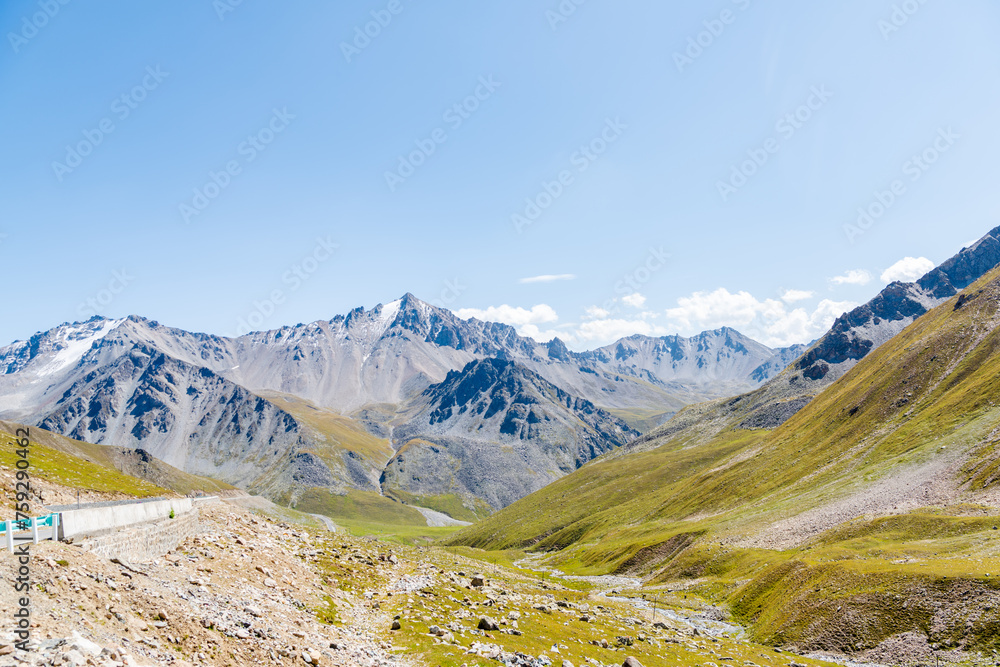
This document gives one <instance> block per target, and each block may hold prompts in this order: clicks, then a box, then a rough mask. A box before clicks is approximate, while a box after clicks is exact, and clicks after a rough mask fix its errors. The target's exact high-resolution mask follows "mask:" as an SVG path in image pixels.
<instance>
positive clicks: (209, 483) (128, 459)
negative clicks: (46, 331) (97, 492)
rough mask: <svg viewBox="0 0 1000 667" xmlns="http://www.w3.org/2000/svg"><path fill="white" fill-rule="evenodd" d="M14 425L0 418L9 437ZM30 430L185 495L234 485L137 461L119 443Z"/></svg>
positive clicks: (36, 438)
mask: <svg viewBox="0 0 1000 667" xmlns="http://www.w3.org/2000/svg"><path fill="white" fill-rule="evenodd" d="M18 428H22V425H21V424H15V423H13V422H6V421H0V434H6V435H9V436H12V437H13V436H14V434H15V433H16V431H17V429H18ZM30 433H31V439H32V441H33V442H36V443H38V444H40V445H43V446H45V447H48V448H49V449H51V450H54V451H57V452H62V453H63V454H68V455H70V456H72V457H74V458H77V459H81V460H83V461H86V462H88V463H92V464H95V465H97V466H100V467H102V468H111V469H114V470H117V471H118V472H120V473H122V474H123V475H125V476H127V477H139V478H141V479H145V480H146V481H147V482H149V483H151V484H152V485H154V486H157V487H161V488H163V489H169V490H171V491H175V492H177V493H179V494H181V495H187V494H188V493H190V492H192V491H200V492H202V493H205V494H208V495H211V494H215V493H219V492H221V491H230V490H233V489H235V488H236V487H234V486H232V485H230V484H226V483H225V482H220V481H218V480H213V479H209V478H207V477H201V476H198V475H192V474H190V473H186V472H184V471H183V470H179V469H177V468H175V467H173V466H171V465H168V464H166V463H164V462H163V461H160V460H158V459H154V460H153V461H151V462H150V463H149V464H143V465H138V463H137V457H136V456H135V454H134V453H133V452H131V451H130V450H127V449H123V448H120V447H110V446H106V445H96V444H93V443H90V442H83V441H80V440H73V439H72V438H67V437H64V436H61V435H58V434H56V433H52V432H51V431H46V430H45V429H41V428H38V427H36V426H32V427H31V428H30Z"/></svg>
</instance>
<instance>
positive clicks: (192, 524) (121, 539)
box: [79, 508, 200, 563]
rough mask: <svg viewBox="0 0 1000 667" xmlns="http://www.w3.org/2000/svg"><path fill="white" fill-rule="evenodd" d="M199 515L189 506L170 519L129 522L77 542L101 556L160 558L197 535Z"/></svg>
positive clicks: (139, 559) (133, 559) (132, 560)
mask: <svg viewBox="0 0 1000 667" xmlns="http://www.w3.org/2000/svg"><path fill="white" fill-rule="evenodd" d="M81 511H82V510H81ZM175 511H176V510H175ZM168 514H169V512H168ZM199 516H200V512H199V511H198V510H197V509H193V510H192V509H190V508H189V510H188V511H187V512H184V513H183V514H180V513H178V514H177V516H176V517H175V518H173V519H169V518H168V519H161V520H160V521H156V522H150V523H144V524H141V525H132V526H131V527H128V528H124V529H119V530H115V531H113V532H106V533H104V534H103V535H99V536H96V537H89V538H85V539H83V540H82V541H81V542H79V544H80V546H82V547H83V548H84V549H86V550H88V551H92V552H94V553H95V554H97V555H98V556H101V557H103V558H109V559H110V558H118V559H120V560H123V561H125V562H127V563H142V562H145V561H150V560H153V559H155V558H159V557H160V556H162V555H163V554H165V553H167V552H168V551H171V550H172V549H176V548H177V546H178V545H179V544H180V543H181V542H183V541H184V540H186V539H187V538H189V537H193V536H195V535H197V534H198V533H199V532H200V524H199Z"/></svg>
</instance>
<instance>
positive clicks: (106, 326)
mask: <svg viewBox="0 0 1000 667" xmlns="http://www.w3.org/2000/svg"><path fill="white" fill-rule="evenodd" d="M124 321H125V319H124V318H122V319H120V320H105V321H104V322H102V323H101V326H100V327H98V328H97V329H94V330H92V331H89V332H88V331H87V330H86V329H73V328H71V329H68V330H67V331H66V333H65V334H64V335H63V336H62V341H61V342H62V343H63V344H64V346H65V347H63V348H62V349H61V350H59V351H58V352H56V353H55V354H54V355H53V356H52V358H51V359H50V360H49V363H47V364H46V365H45V366H43V367H42V368H40V369H39V370H38V371H37V372H36V376H37V377H43V376H46V375H52V374H53V373H58V372H59V371H61V370H63V369H65V368H68V367H70V366H72V365H73V364H75V363H77V362H78V361H80V359H81V358H83V355H85V354H86V353H87V350H89V349H90V347H91V346H92V345H93V344H94V343H95V342H96V341H98V340H100V339H102V338H104V337H105V336H107V335H108V334H109V333H111V332H112V331H114V330H115V329H116V328H117V327H119V326H120V325H121V324H122V323H123V322H124Z"/></svg>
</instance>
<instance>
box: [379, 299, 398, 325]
mask: <svg viewBox="0 0 1000 667" xmlns="http://www.w3.org/2000/svg"><path fill="white" fill-rule="evenodd" d="M401 302H402V299H396V300H395V301H390V302H389V303H387V304H385V305H384V306H382V312H381V313H379V318H380V319H381V320H382V323H383V324H385V325H386V326H389V325H390V324H391V323H392V321H393V320H394V319H396V315H398V314H399V304H400V303H401Z"/></svg>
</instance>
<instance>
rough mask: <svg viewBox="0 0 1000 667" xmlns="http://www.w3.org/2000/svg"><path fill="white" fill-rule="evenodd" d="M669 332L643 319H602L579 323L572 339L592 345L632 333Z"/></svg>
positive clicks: (653, 334)
mask: <svg viewBox="0 0 1000 667" xmlns="http://www.w3.org/2000/svg"><path fill="white" fill-rule="evenodd" d="M668 333H670V332H669V331H668V330H667V329H665V328H664V327H660V326H657V325H655V324H650V323H649V322H646V321H644V320H625V319H602V320H590V321H589V322H583V323H581V324H580V325H579V326H578V327H577V328H576V331H575V332H574V334H573V336H572V340H573V341H574V342H578V343H589V344H591V345H590V346H591V347H593V346H594V345H595V344H596V345H597V346H600V345H606V344H608V343H612V342H614V341H616V340H618V339H619V338H625V337H626V336H631V335H633V334H642V335H644V336H665V335H667V334H668Z"/></svg>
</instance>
